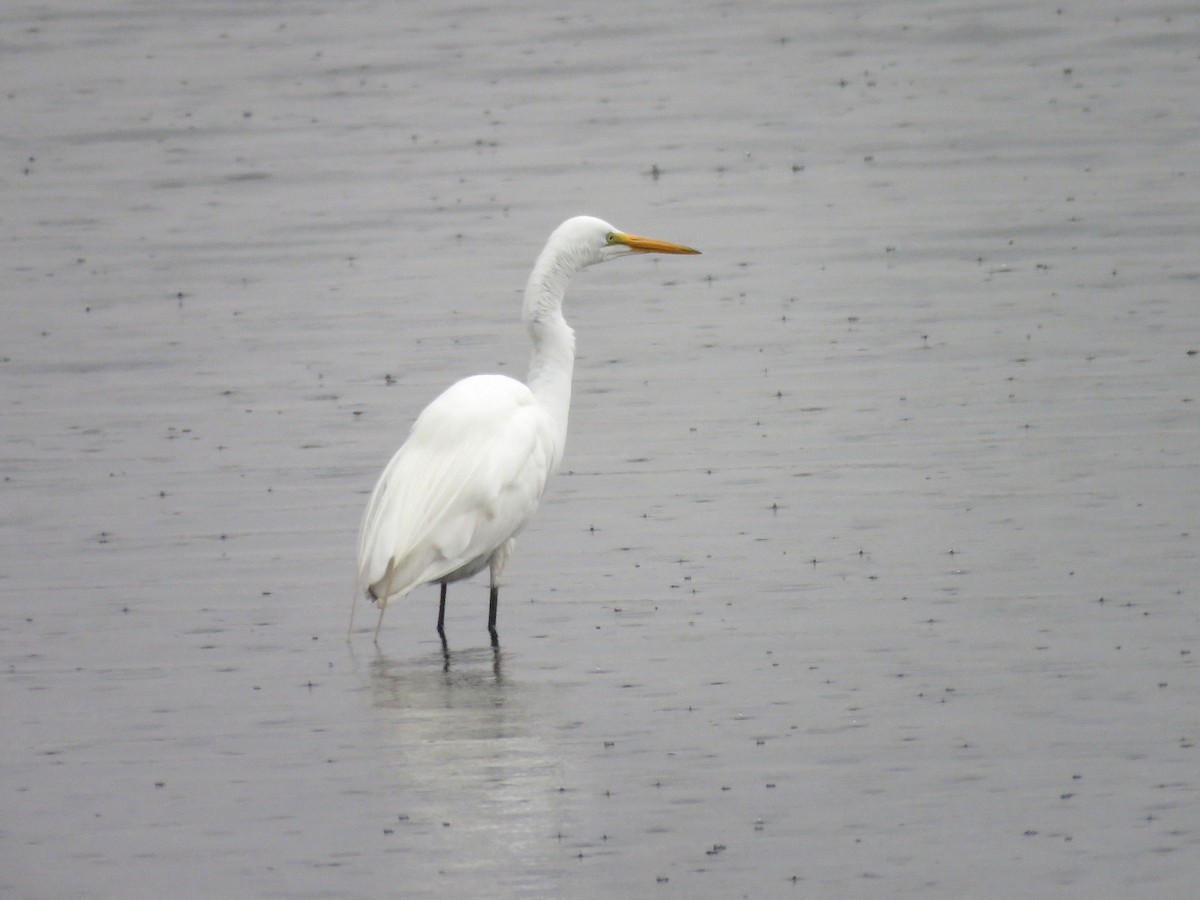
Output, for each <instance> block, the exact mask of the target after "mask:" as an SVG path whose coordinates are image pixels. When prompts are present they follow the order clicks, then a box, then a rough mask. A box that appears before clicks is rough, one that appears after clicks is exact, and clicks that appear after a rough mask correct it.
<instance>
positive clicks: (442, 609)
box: [438, 581, 446, 644]
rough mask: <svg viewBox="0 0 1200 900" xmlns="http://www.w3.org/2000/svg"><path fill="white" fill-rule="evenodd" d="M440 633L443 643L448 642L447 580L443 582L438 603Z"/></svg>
mask: <svg viewBox="0 0 1200 900" xmlns="http://www.w3.org/2000/svg"><path fill="white" fill-rule="evenodd" d="M438 634H440V635H441V636H442V643H443V644H444V643H445V642H446V582H444V581H443V582H442V599H441V601H440V602H439V603H438Z"/></svg>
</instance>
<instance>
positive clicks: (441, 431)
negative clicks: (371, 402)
mask: <svg viewBox="0 0 1200 900" xmlns="http://www.w3.org/2000/svg"><path fill="white" fill-rule="evenodd" d="M560 452H561V448H558V447H556V446H555V438H554V429H553V427H552V425H551V423H550V421H549V417H548V416H547V415H546V413H545V412H544V411H543V410H542V409H541V407H540V406H539V405H538V404H537V402H536V401H535V400H534V398H533V395H532V394H531V393H530V392H529V389H528V388H527V387H526V386H525V385H523V384H521V383H520V382H519V381H515V380H514V379H511V378H507V377H504V376H498V375H490V376H489V375H485V376H475V377H473V378H467V379H463V380H462V381H460V382H458V383H457V384H455V385H453V386H451V387H450V388H449V389H448V390H446V391H445V392H444V393H443V394H442V395H441V396H439V397H438V398H437V399H435V400H434V401H433V402H432V403H431V404H430V405H429V406H428V407H426V409H425V411H424V412H422V413H421V415H420V416H419V417H418V419H417V421H416V422H415V423H414V425H413V428H412V432H411V434H410V436H409V439H408V440H407V441H406V442H405V443H404V446H402V447H401V448H400V449H399V450H398V451H397V452H396V454H395V456H393V457H392V460H391V462H389V463H388V465H387V468H386V469H385V470H384V472H383V475H382V476H381V477H380V479H379V483H378V484H377V485H376V487H375V491H374V492H373V493H372V495H371V500H370V502H369V503H368V505H367V512H366V515H365V517H364V519H363V525H362V530H361V532H360V536H359V557H358V558H359V588H360V589H364V590H365V589H366V588H367V587H369V586H371V585H379V583H380V582H381V581H383V580H384V579H385V576H386V574H387V567H388V564H389V562H391V563H392V566H393V572H392V576H391V586H392V594H393V596H394V595H396V594H403V593H406V592H407V591H409V590H411V589H412V588H414V587H416V586H417V585H419V584H424V583H426V582H429V581H436V580H439V579H441V578H444V577H445V576H447V575H451V574H454V575H455V576H456V577H467V576H469V575H472V574H474V573H475V572H477V571H479V570H480V569H482V568H483V567H484V566H486V565H487V562H488V559H489V557H490V556H491V554H492V553H493V552H495V550H496V549H497V548H498V547H500V546H501V545H503V544H504V543H505V542H506V541H507V540H509V539H510V538H511V537H513V536H514V535H516V534H517V533H518V532H519V531H520V530H521V529H522V528H524V526H525V525H526V524H527V523H528V521H529V519H530V517H532V515H533V513H534V511H535V510H536V509H537V505H538V501H539V500H540V499H541V495H542V492H543V491H544V489H545V486H546V482H547V480H548V479H549V477H550V474H551V473H552V469H553V467H554V465H555V463H556V461H557V459H558V458H559V456H560ZM379 587H380V589H381V590H382V588H383V586H382V585H379Z"/></svg>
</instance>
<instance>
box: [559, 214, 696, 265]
mask: <svg viewBox="0 0 1200 900" xmlns="http://www.w3.org/2000/svg"><path fill="white" fill-rule="evenodd" d="M546 250H547V251H552V252H554V253H555V255H562V256H572V257H576V258H577V259H578V261H579V265H580V266H581V267H582V266H590V265H592V264H594V263H598V262H606V261H608V260H610V259H616V258H617V257H618V256H627V255H629V254H630V253H699V252H700V251H699V250H693V249H692V248H691V247H685V246H683V244H673V243H671V242H669V241H659V240H655V239H654V238H647V237H640V236H639V235H636V234H627V233H626V232H624V231H620V230H618V229H617V228H614V227H613V226H612V225H610V224H609V223H608V222H605V221H604V220H603V219H597V218H594V217H592V216H576V217H575V218H573V219H567V221H565V222H563V223H562V224H561V225H559V226H558V228H556V229H555V230H554V233H553V234H552V235H550V241H549V243H547V245H546Z"/></svg>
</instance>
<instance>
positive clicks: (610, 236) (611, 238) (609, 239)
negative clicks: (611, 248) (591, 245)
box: [604, 231, 617, 244]
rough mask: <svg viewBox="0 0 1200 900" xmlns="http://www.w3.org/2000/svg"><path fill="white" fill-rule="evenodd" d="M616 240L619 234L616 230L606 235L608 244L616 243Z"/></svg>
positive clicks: (605, 238)
mask: <svg viewBox="0 0 1200 900" xmlns="http://www.w3.org/2000/svg"><path fill="white" fill-rule="evenodd" d="M616 240H617V235H616V233H615V232H612V231H610V232H609V233H608V234H606V235H605V236H604V243H606V244H613V243H616Z"/></svg>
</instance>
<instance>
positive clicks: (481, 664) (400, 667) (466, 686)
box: [367, 638, 505, 709]
mask: <svg viewBox="0 0 1200 900" xmlns="http://www.w3.org/2000/svg"><path fill="white" fill-rule="evenodd" d="M367 676H368V678H367V680H368V684H369V687H370V690H371V693H372V695H373V697H374V703H375V706H377V707H381V708H392V709H421V708H448V707H452V706H453V707H470V706H503V705H504V702H505V698H504V694H503V693H502V690H501V689H502V688H503V687H504V686H505V681H504V653H503V652H502V651H501V649H500V642H499V641H498V640H493V641H492V643H491V645H490V646H476V647H462V648H458V649H452V648H451V647H450V645H449V643H448V642H447V641H446V640H445V638H443V639H442V640H441V644H440V646H439V647H438V648H437V649H436V650H432V651H430V652H427V653H425V654H424V655H422V656H419V657H416V658H412V657H408V658H395V657H391V656H388V655H386V654H384V653H377V654H375V656H374V657H373V658H372V659H371V660H370V662H369V663H368V664H367Z"/></svg>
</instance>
